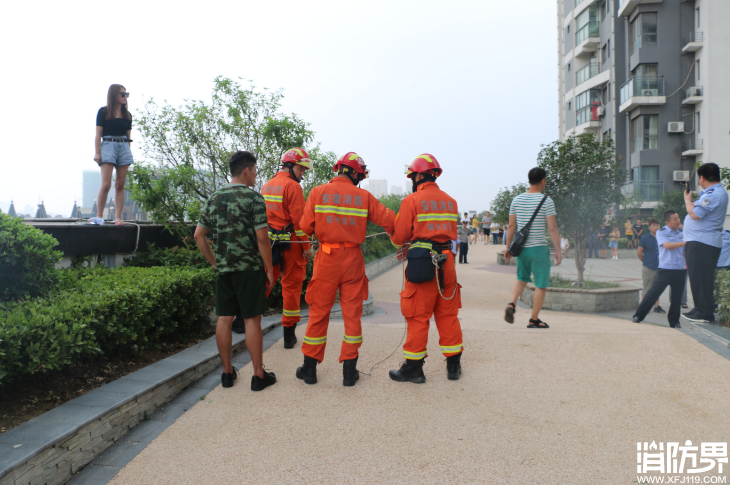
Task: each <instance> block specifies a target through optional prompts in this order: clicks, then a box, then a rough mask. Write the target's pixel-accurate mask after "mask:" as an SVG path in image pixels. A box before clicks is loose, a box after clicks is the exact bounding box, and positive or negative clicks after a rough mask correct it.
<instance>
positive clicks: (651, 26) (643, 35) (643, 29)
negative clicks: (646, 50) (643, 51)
mask: <svg viewBox="0 0 730 486" xmlns="http://www.w3.org/2000/svg"><path fill="white" fill-rule="evenodd" d="M656 45H657V14H656V13H642V14H639V15H637V16H636V18H635V19H634V21H633V22H631V23H630V24H629V52H630V53H631V54H635V53H636V52H637V50H638V49H639V48H640V47H652V46H656Z"/></svg>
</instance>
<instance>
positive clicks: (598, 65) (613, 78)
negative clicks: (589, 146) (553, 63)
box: [558, 0, 730, 213]
mask: <svg viewBox="0 0 730 486" xmlns="http://www.w3.org/2000/svg"><path fill="white" fill-rule="evenodd" d="M728 23H730V0H558V58H559V88H558V99H559V107H558V112H559V124H560V125H559V138H560V140H565V139H566V138H567V137H569V136H571V135H580V134H583V133H593V134H594V135H595V136H597V137H598V138H599V139H601V140H604V139H606V138H609V137H610V138H612V139H613V140H614V142H615V143H616V150H617V152H618V154H619V155H620V156H621V157H622V160H623V161H624V163H625V169H626V170H627V174H628V177H627V181H626V185H625V186H624V190H625V192H626V193H631V192H636V193H638V194H640V196H641V197H642V199H643V201H644V203H643V206H642V207H643V210H642V213H651V208H653V207H654V206H656V203H657V201H659V200H660V199H661V197H662V195H663V194H664V192H666V191H674V190H681V189H682V188H683V184H684V181H685V180H687V179H688V178H689V177H690V175H691V174H692V169H693V167H694V165H695V162H697V161H703V162H715V163H717V164H718V165H720V166H721V167H730V160H729V158H730V136H729V135H728V130H730V115H728V113H729V112H730V62H729V61H728V58H729V57H730V29H728V28H727V25H728ZM694 183H695V181H694V180H692V181H690V184H691V185H693V186H694Z"/></svg>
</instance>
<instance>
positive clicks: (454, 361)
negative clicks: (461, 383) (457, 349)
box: [446, 353, 461, 380]
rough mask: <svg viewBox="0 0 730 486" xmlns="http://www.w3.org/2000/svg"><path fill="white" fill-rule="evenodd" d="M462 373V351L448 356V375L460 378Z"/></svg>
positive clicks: (456, 378) (453, 378)
mask: <svg viewBox="0 0 730 486" xmlns="http://www.w3.org/2000/svg"><path fill="white" fill-rule="evenodd" d="M460 375H461V353H459V354H455V355H453V356H449V357H448V358H446V377H447V378H448V379H449V380H458V379H459V376H460Z"/></svg>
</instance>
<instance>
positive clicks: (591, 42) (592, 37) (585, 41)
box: [573, 22, 601, 57]
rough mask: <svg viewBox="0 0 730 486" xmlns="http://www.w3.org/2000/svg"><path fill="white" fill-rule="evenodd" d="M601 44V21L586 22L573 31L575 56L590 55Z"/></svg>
mask: <svg viewBox="0 0 730 486" xmlns="http://www.w3.org/2000/svg"><path fill="white" fill-rule="evenodd" d="M600 44H601V23H600V22H588V23H587V24H585V25H584V26H583V27H581V28H580V29H579V30H578V32H576V33H575V50H574V51H573V52H574V54H573V55H574V56H575V57H584V56H591V55H593V53H594V52H596V50H597V49H598V46H599V45H600Z"/></svg>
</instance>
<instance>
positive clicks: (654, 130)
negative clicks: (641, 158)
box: [630, 115, 659, 180]
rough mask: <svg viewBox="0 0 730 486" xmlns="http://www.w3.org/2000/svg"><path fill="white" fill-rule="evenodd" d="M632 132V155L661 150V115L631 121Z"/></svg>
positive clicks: (641, 117) (642, 116)
mask: <svg viewBox="0 0 730 486" xmlns="http://www.w3.org/2000/svg"><path fill="white" fill-rule="evenodd" d="M630 131H631V153H634V152H638V151H639V150H654V149H658V148H659V115H640V116H637V117H636V118H634V119H633V120H631V126H630ZM655 180H656V179H655Z"/></svg>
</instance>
